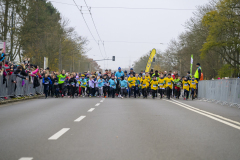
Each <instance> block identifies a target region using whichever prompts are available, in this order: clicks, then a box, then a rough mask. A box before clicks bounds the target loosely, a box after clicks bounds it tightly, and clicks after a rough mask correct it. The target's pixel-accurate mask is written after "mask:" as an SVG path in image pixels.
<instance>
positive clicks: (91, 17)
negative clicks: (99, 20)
mask: <svg viewBox="0 0 240 160" xmlns="http://www.w3.org/2000/svg"><path fill="white" fill-rule="evenodd" d="M84 2H85V4H86V7H87V9H88V11H89V13H90V15H91V19H92V22H93V25H94V27H95V29H96V32H97V34H98V37H99V39H100V41H101V43H102V45H103V48H104V52H105V56H106V57H107V53H106V49H105V46H104V42H103V41H102V39H101V37H100V34H99V32H98V29H97V27H96V24H95V22H94V19H93V16H92V12H91V10H90V7H88V5H87V2H86V0H84Z"/></svg>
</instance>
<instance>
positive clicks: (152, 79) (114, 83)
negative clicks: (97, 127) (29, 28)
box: [42, 63, 201, 100]
mask: <svg viewBox="0 0 240 160" xmlns="http://www.w3.org/2000/svg"><path fill="white" fill-rule="evenodd" d="M200 76H201V67H200V64H199V63H198V64H197V71H196V73H195V74H194V76H192V75H190V72H187V73H186V75H185V76H182V77H181V76H180V75H179V74H178V72H177V71H175V72H173V73H172V72H171V71H169V72H167V71H164V72H160V71H157V70H156V71H155V72H153V69H152V70H151V71H150V72H149V73H148V72H144V71H143V70H142V71H141V73H139V74H137V73H135V72H134V71H133V68H131V69H130V72H129V73H128V72H127V71H122V70H121V67H119V68H118V71H117V72H113V73H112V71H111V70H108V69H106V70H105V73H101V72H94V73H90V72H84V73H75V72H72V73H69V72H65V70H62V71H61V73H58V72H51V74H50V73H49V72H48V71H44V76H43V80H42V83H43V85H44V94H45V97H46V98H47V97H48V96H51V97H56V98H58V97H66V96H67V97H68V98H74V97H90V98H91V97H104V98H107V97H112V98H115V97H119V98H127V97H128V98H131V97H133V98H140V97H142V98H149V97H150V98H153V99H155V98H157V97H158V96H159V98H160V99H161V98H163V97H166V98H168V99H170V98H178V99H179V97H181V96H182V97H183V98H184V99H185V100H187V99H189V97H190V96H191V98H192V99H194V98H195V97H197V87H198V81H199V79H200Z"/></svg>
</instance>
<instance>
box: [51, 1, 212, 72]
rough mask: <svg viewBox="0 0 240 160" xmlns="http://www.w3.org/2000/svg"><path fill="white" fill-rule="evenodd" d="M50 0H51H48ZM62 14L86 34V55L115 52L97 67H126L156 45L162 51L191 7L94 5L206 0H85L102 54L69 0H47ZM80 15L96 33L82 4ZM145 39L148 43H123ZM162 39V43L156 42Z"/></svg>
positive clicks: (169, 4) (190, 13) (177, 3)
mask: <svg viewBox="0 0 240 160" xmlns="http://www.w3.org/2000/svg"><path fill="white" fill-rule="evenodd" d="M50 1H51V0H50ZM51 2H52V4H53V5H54V7H56V8H57V9H58V10H59V12H60V13H61V14H62V16H63V17H65V18H67V19H69V20H70V26H71V27H75V29H76V31H77V32H78V34H79V35H80V36H83V37H86V38H87V39H88V40H89V41H90V43H89V45H88V48H91V50H90V51H89V52H88V53H87V55H88V56H89V57H90V58H93V59H94V60H99V59H103V58H106V57H108V58H110V59H111V58H112V56H116V61H115V62H112V61H101V62H98V63H99V64H100V65H101V68H103V69H105V68H111V69H114V70H116V69H117V68H118V67H122V68H126V67H128V66H129V65H132V64H133V62H134V61H135V60H137V59H139V58H140V57H141V56H142V55H144V54H146V53H147V52H149V51H150V50H151V49H153V48H156V49H159V50H162V51H164V50H165V49H166V48H167V44H168V43H169V41H170V40H171V39H172V38H177V37H178V35H179V34H180V33H181V32H183V31H184V30H185V28H184V26H183V25H184V23H185V22H186V20H188V19H189V18H190V17H192V16H193V12H194V10H165V9H119V8H94V7H128V8H169V9H196V6H198V5H203V4H206V3H208V0H86V2H87V5H88V6H89V7H93V8H91V13H92V17H93V20H94V22H95V24H96V27H97V30H98V33H99V35H100V38H101V39H102V40H103V41H104V42H105V43H104V45H105V49H106V54H105V52H104V48H103V45H101V44H100V45H99V46H100V49H101V51H102V55H101V53H100V51H99V47H98V44H97V43H96V42H95V41H94V39H93V37H92V35H91V33H90V32H89V30H88V28H87V26H86V24H85V23H84V20H83V17H82V15H81V14H80V12H79V10H78V9H77V7H76V6H74V5H67V4H60V3H56V2H61V3H68V4H74V2H73V0H53V1H51ZM75 2H76V3H77V4H78V5H79V6H86V5H85V3H84V0H75ZM83 10H84V11H83V13H86V14H84V17H85V19H86V22H87V24H88V26H89V28H90V30H91V32H92V34H93V36H94V38H95V39H96V40H97V41H98V40H99V37H98V34H97V32H96V29H95V28H94V24H93V21H92V19H91V16H90V14H87V13H89V12H88V11H87V8H86V7H83ZM109 41H124V42H149V43H123V42H109ZM160 43H163V44H160Z"/></svg>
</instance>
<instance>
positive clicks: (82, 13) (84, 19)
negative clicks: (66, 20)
mask: <svg viewBox="0 0 240 160" xmlns="http://www.w3.org/2000/svg"><path fill="white" fill-rule="evenodd" d="M73 2H74V3H75V6H76V7H77V8H78V10H79V11H80V13H81V15H82V17H83V20H84V22H85V24H86V26H87V28H88V30H89V32H90V33H91V35H92V37H93V39H94V41H95V42H96V43H97V44H98V42H97V40H96V39H95V38H94V36H93V34H92V32H91V30H90V28H89V26H88V24H87V21H86V19H85V18H84V16H83V13H82V11H81V10H80V9H79V7H78V5H77V3H76V2H75V0H73ZM98 46H99V44H98ZM99 49H100V48H99ZM100 53H101V55H102V52H101V50H100ZM102 57H103V55H102Z"/></svg>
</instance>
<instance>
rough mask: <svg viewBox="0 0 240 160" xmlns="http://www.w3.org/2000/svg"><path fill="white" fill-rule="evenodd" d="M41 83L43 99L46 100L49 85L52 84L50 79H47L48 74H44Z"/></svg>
mask: <svg viewBox="0 0 240 160" xmlns="http://www.w3.org/2000/svg"><path fill="white" fill-rule="evenodd" d="M42 83H43V85H44V94H45V99H47V97H48V90H49V85H51V84H52V81H51V79H50V78H49V77H48V74H45V76H44V78H43V81H42Z"/></svg>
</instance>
